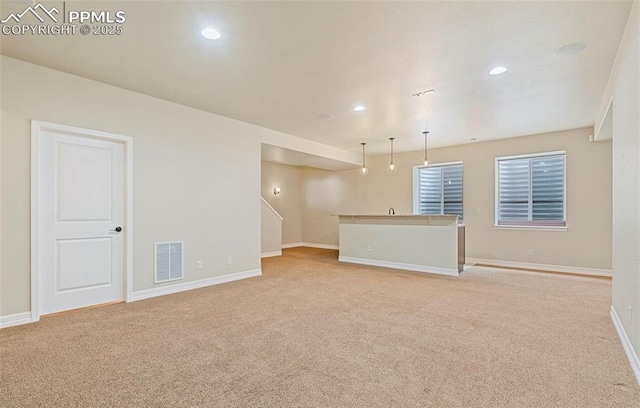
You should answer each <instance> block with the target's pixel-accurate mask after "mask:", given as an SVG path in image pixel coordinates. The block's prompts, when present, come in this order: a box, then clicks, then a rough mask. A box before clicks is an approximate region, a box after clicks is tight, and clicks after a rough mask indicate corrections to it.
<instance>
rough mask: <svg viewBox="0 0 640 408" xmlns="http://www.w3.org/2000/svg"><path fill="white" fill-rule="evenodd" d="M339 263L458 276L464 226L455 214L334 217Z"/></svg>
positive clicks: (461, 259)
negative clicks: (338, 242) (338, 227)
mask: <svg viewBox="0 0 640 408" xmlns="http://www.w3.org/2000/svg"><path fill="white" fill-rule="evenodd" d="M338 218H339V220H340V255H339V258H338V260H339V261H340V262H348V263H356V264H363V265H372V266H382V267H386V268H394V269H404V270H409V271H417V272H427V273H435V274H440V275H449V276H458V275H459V273H460V272H462V269H463V267H464V227H459V226H458V219H457V216H455V215H338Z"/></svg>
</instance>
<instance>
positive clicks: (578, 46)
mask: <svg viewBox="0 0 640 408" xmlns="http://www.w3.org/2000/svg"><path fill="white" fill-rule="evenodd" d="M585 48H587V43H586V42H584V41H580V42H577V43H573V44H569V45H565V46H564V47H561V48H558V49H557V50H556V51H555V52H554V53H553V55H554V56H555V57H556V58H564V57H570V56H572V55H576V54H578V53H580V52H582V51H584V49H585Z"/></svg>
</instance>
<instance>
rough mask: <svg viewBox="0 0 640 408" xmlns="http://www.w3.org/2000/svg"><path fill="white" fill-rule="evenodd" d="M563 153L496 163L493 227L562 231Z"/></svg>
mask: <svg viewBox="0 0 640 408" xmlns="http://www.w3.org/2000/svg"><path fill="white" fill-rule="evenodd" d="M565 156H566V155H565V152H554V153H544V154H537V155H530V156H517V157H502V158H497V159H496V225H501V226H546V227H565V226H566V225H567V222H566V209H565Z"/></svg>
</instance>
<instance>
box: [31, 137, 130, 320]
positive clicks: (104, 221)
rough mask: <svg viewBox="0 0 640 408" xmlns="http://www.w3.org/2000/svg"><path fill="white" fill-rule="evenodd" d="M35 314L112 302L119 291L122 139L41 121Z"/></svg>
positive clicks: (121, 270) (121, 282)
mask: <svg viewBox="0 0 640 408" xmlns="http://www.w3.org/2000/svg"><path fill="white" fill-rule="evenodd" d="M37 143H38V150H37V152H38V153H37V160H38V165H37V168H38V201H37V203H38V204H37V207H38V208H37V211H38V239H37V245H38V248H37V253H38V287H39V290H38V292H39V304H40V306H39V307H40V314H48V313H55V312H60V311H64V310H71V309H77V308H81V307H86V306H90V305H96V304H101V303H108V302H114V301H119V300H122V299H123V294H124V234H123V230H124V229H125V228H126V227H127V226H126V225H124V210H125V207H124V203H125V201H124V199H125V197H124V183H125V180H124V146H123V144H122V143H119V142H115V141H109V140H105V139H100V138H95V137H92V136H91V135H83V134H82V132H81V131H78V130H65V129H64V128H60V129H57V128H55V127H46V126H43V127H40V130H39V132H38V133H37Z"/></svg>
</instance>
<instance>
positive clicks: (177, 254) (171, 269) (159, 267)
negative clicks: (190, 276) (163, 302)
mask: <svg viewBox="0 0 640 408" xmlns="http://www.w3.org/2000/svg"><path fill="white" fill-rule="evenodd" d="M182 259H183V245H182V242H156V248H155V279H154V282H155V283H161V282H168V281H172V280H176V279H182V278H183V277H184V276H183V274H182V271H183V269H184V268H183V262H182Z"/></svg>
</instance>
